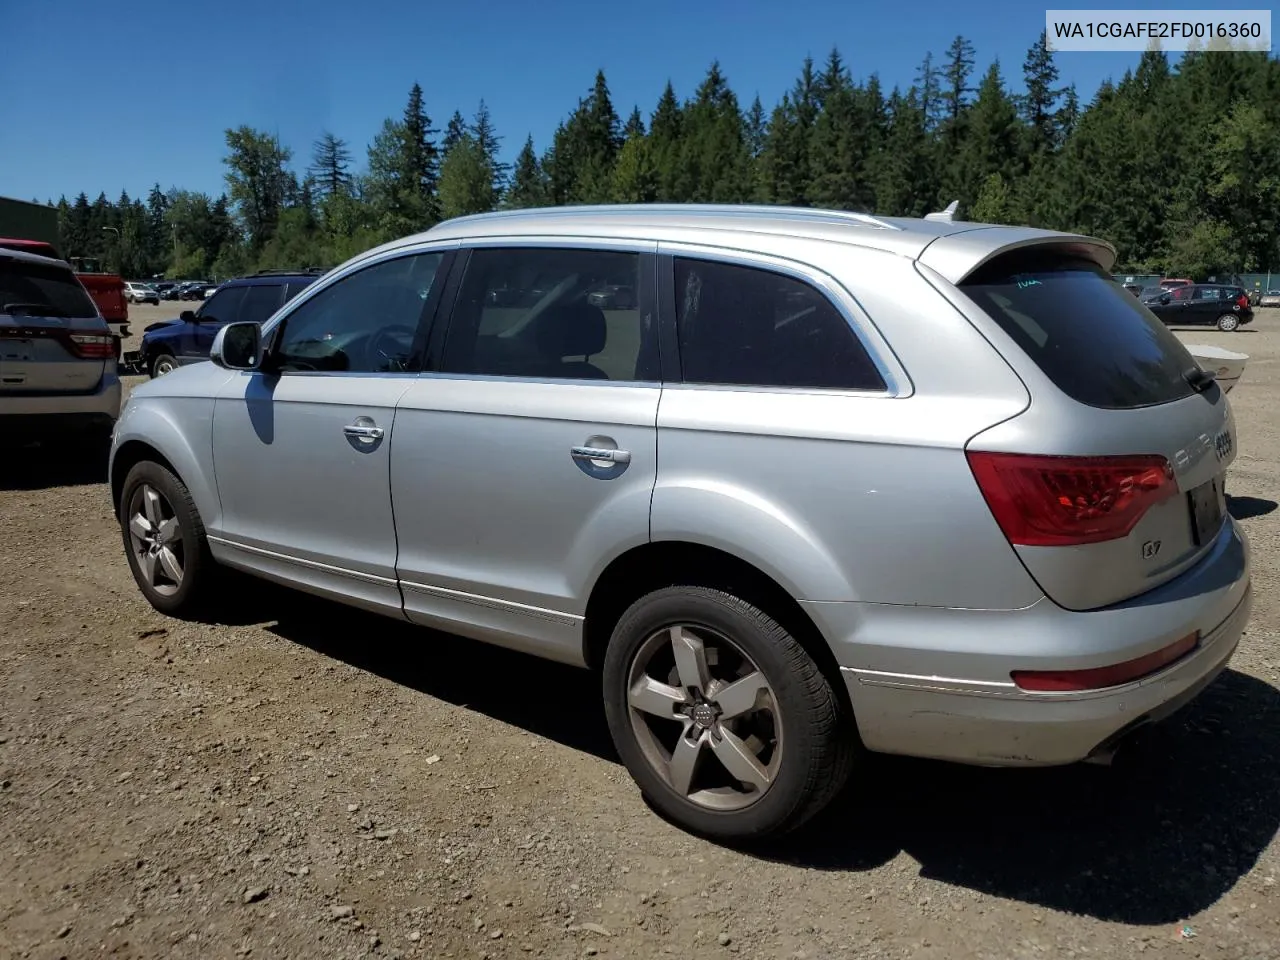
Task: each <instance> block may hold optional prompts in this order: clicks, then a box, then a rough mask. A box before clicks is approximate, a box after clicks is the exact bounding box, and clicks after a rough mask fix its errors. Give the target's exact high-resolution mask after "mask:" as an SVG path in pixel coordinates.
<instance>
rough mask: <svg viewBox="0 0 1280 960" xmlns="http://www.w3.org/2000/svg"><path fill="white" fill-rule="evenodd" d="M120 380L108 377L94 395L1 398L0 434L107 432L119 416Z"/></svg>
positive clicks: (8, 396) (115, 377)
mask: <svg viewBox="0 0 1280 960" xmlns="http://www.w3.org/2000/svg"><path fill="white" fill-rule="evenodd" d="M120 395H121V391H120V378H119V377H118V376H116V375H115V374H114V373H109V374H107V375H105V376H104V377H103V378H102V383H101V384H99V388H98V390H97V391H96V392H95V393H74V394H54V395H51V396H38V397H26V396H22V395H21V394H9V395H6V396H0V434H4V435H6V436H11V435H15V434H20V435H32V436H36V437H39V436H41V435H44V434H47V433H49V432H54V431H61V430H70V429H76V428H81V427H82V428H97V427H101V428H104V429H105V428H107V427H109V426H110V425H111V424H113V423H114V422H115V421H116V418H118V417H119V416H120Z"/></svg>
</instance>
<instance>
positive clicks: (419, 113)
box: [399, 83, 440, 229]
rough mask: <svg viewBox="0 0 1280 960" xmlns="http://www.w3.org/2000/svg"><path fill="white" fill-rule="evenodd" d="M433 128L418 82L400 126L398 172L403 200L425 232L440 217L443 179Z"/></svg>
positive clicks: (406, 105)
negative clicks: (438, 188) (440, 182)
mask: <svg viewBox="0 0 1280 960" xmlns="http://www.w3.org/2000/svg"><path fill="white" fill-rule="evenodd" d="M435 133H436V130H435V129H434V128H433V127H432V126H431V118H430V117H429V116H427V111H426V108H425V107H424V105H423V102H422V87H421V86H419V85H418V84H417V83H415V84H414V85H413V87H412V88H410V90H409V102H408V103H406V104H405V108H404V119H403V121H402V123H401V135H402V137H403V145H402V146H401V154H400V162H399V168H400V169H399V173H400V189H401V197H402V201H403V203H404V205H405V206H406V207H407V208H408V209H409V211H411V216H412V217H413V218H414V219H415V220H416V221H417V225H418V226H419V229H425V228H426V227H428V226H430V225H431V224H432V223H434V222H435V220H436V219H437V217H438V216H439V211H438V209H437V206H438V205H437V202H436V185H437V181H438V180H439V177H440V158H439V152H438V151H437V149H436V144H435V140H434V139H433V134H435Z"/></svg>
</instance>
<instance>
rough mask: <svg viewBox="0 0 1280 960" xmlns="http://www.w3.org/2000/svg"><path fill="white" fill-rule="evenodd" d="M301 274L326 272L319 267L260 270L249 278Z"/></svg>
mask: <svg viewBox="0 0 1280 960" xmlns="http://www.w3.org/2000/svg"><path fill="white" fill-rule="evenodd" d="M300 273H306V274H312V273H314V274H321V273H324V271H323V270H322V269H320V268H319V267H301V268H300V269H297V270H259V271H258V272H257V273H251V274H249V276H251V277H284V276H295V275H297V274H300Z"/></svg>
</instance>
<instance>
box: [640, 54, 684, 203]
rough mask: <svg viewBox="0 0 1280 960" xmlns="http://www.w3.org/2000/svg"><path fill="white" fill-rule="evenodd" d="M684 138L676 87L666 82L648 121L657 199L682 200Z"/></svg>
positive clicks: (682, 119)
mask: <svg viewBox="0 0 1280 960" xmlns="http://www.w3.org/2000/svg"><path fill="white" fill-rule="evenodd" d="M683 135H684V111H683V110H682V109H681V107H680V101H679V100H677V99H676V92H675V88H673V87H672V86H671V81H670V80H668V81H667V85H666V87H664V88H663V91H662V96H661V97H660V98H659V99H658V106H657V108H656V109H655V110H654V111H653V116H652V117H650V118H649V142H650V144H651V145H652V148H653V149H652V152H653V162H654V165H655V166H656V167H657V176H658V193H657V198H656V199H658V200H661V201H665V202H671V201H680V200H682V199H683V198H682V197H681V196H680V195H679V193H678V184H677V180H678V179H679V175H680V141H681V139H682V137H683Z"/></svg>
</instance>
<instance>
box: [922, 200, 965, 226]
mask: <svg viewBox="0 0 1280 960" xmlns="http://www.w3.org/2000/svg"><path fill="white" fill-rule="evenodd" d="M958 209H960V201H959V200H952V201H951V203H949V204H948V205H947V209H945V210H939V211H938V212H937V213H927V214H925V217H924V218H925V219H926V220H934V221H937V222H939V223H951V222H952V221H953V220H955V218H956V211H957V210H958Z"/></svg>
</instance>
